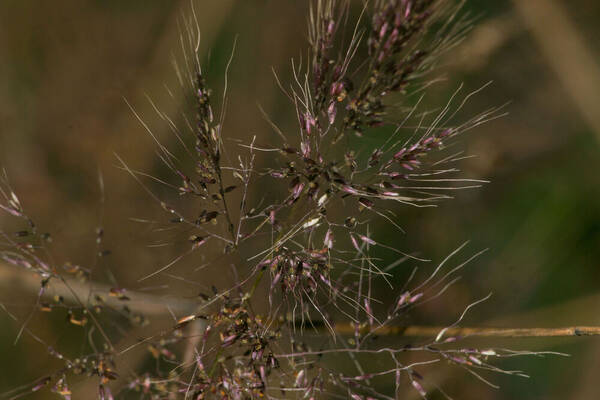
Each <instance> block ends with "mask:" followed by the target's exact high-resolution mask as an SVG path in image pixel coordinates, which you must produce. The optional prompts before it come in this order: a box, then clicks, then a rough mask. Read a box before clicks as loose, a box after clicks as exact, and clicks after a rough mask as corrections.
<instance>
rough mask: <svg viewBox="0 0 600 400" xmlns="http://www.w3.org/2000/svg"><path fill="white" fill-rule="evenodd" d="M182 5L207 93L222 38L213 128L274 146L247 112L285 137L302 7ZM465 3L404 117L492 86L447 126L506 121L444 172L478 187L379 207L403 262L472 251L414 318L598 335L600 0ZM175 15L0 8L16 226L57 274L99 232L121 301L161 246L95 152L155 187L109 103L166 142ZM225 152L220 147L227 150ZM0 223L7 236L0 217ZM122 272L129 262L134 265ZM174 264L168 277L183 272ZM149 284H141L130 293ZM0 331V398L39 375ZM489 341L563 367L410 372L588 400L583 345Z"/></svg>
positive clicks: (8, 283)
mask: <svg viewBox="0 0 600 400" xmlns="http://www.w3.org/2000/svg"><path fill="white" fill-rule="evenodd" d="M196 4H197V5H196V10H197V16H198V19H199V23H200V26H201V30H202V43H201V51H200V53H201V54H202V57H203V60H204V61H203V63H204V64H205V65H206V67H205V68H206V72H207V75H208V79H209V81H210V82H211V84H212V85H213V86H214V87H215V88H216V91H217V92H219V91H220V90H221V89H222V87H223V70H224V68H225V65H226V64H227V60H228V58H229V56H230V54H231V50H232V46H233V42H234V38H235V37H236V35H237V37H238V42H237V50H236V52H235V57H234V60H233V63H232V65H231V68H230V81H229V104H228V116H229V117H228V118H227V120H226V124H225V134H226V135H228V137H229V138H231V139H232V140H233V139H241V140H244V141H246V142H248V141H249V140H250V138H251V137H252V136H253V135H255V134H256V135H258V136H259V137H261V135H265V136H263V137H266V138H269V137H271V136H269V135H272V137H273V138H275V135H274V134H273V133H272V132H271V130H270V128H269V127H268V125H267V124H266V123H265V121H264V120H263V119H262V116H261V114H260V112H259V110H258V107H257V104H260V105H261V106H262V107H263V108H264V109H265V111H266V112H267V113H268V114H269V115H270V116H272V117H273V119H274V120H275V121H276V122H277V123H279V124H281V125H282V126H283V127H284V128H289V129H290V130H291V129H292V125H290V124H289V122H287V125H286V122H285V121H286V119H287V120H289V118H288V117H289V116H290V115H291V114H290V112H291V108H290V107H289V105H288V104H287V100H286V99H285V98H284V96H283V95H282V94H281V92H280V91H279V89H278V88H277V86H276V84H275V80H274V78H273V75H272V72H271V67H274V68H275V69H276V70H277V71H278V72H280V75H281V76H282V77H283V79H285V77H287V76H289V69H290V68H289V65H290V64H289V63H290V61H289V60H290V59H291V58H292V57H294V58H296V59H298V57H299V56H300V55H301V54H302V49H304V48H306V44H305V42H306V33H305V32H306V19H305V17H304V16H305V15H306V10H307V4H308V3H307V2H306V3H305V2H295V1H282V0H260V1H259V0H256V1H229V0H219V1H208V0H206V1H205V0H198V1H197V2H196ZM466 7H467V9H468V10H469V12H471V13H472V14H473V15H475V16H477V18H478V19H477V23H476V25H475V26H474V28H473V30H472V32H471V33H470V34H469V36H468V37H467V38H466V39H465V40H464V41H463V42H462V44H461V45H460V46H459V47H458V48H457V49H455V50H453V51H452V52H450V53H448V54H447V55H446V56H445V58H444V59H442V60H441V62H440V69H439V70H438V71H437V75H439V76H443V77H445V78H446V79H445V80H443V81H441V82H440V83H438V84H436V85H434V86H432V87H431V88H430V89H429V90H428V92H427V95H426V98H425V102H426V104H425V106H424V107H425V108H427V107H430V108H435V107H439V106H440V105H443V104H445V103H446V101H447V99H448V98H449V96H450V95H451V94H452V93H453V92H454V91H455V90H456V89H457V88H458V86H459V85H460V84H461V83H462V84H464V89H463V93H464V94H467V93H468V92H471V91H474V90H476V89H479V88H480V87H481V86H483V85H484V84H486V83H487V82H488V81H492V84H491V85H490V86H488V87H487V88H485V90H483V91H482V92H481V93H480V94H479V95H478V96H477V97H476V101H474V102H472V103H471V104H470V105H468V106H467V107H466V108H465V109H464V110H463V111H462V112H461V115H463V116H464V117H465V118H466V117H469V116H470V115H473V113H476V112H480V111H483V110H484V109H486V108H488V107H491V106H497V105H501V104H503V103H505V102H510V103H509V105H508V106H507V108H506V111H507V112H508V115H507V116H505V117H503V118H501V119H498V120H495V121H492V122H490V123H488V124H485V125H483V126H481V127H479V128H478V129H476V130H474V131H470V132H469V133H468V134H466V135H464V136H463V137H462V140H461V143H462V144H461V145H462V146H464V148H465V149H466V150H467V152H468V153H469V154H474V155H476V157H474V158H470V159H466V160H464V161H463V162H462V163H461V167H462V169H463V170H464V171H465V175H466V176H468V177H471V178H482V179H488V180H489V181H490V182H491V183H490V184H487V185H485V186H484V187H483V188H481V189H477V190H471V191H461V192H458V193H457V194H456V198H455V199H454V200H452V201H447V202H445V203H443V204H442V205H441V206H440V207H438V208H435V209H424V210H421V209H413V208H408V209H406V208H403V209H399V210H398V212H399V219H400V221H401V224H402V226H403V227H404V228H405V230H406V232H407V234H406V235H401V236H399V237H398V240H399V241H400V243H402V244H401V247H402V248H409V249H419V251H420V252H421V254H423V255H426V256H427V257H428V258H431V259H433V260H441V259H442V258H444V257H445V256H446V255H447V254H448V253H450V252H451V251H452V250H454V249H455V248H456V247H458V246H459V245H460V244H461V243H463V242H464V241H466V240H470V241H471V242H470V244H469V245H468V251H470V252H471V253H472V254H474V253H476V252H477V251H479V250H481V249H484V248H489V249H490V251H488V252H487V253H486V254H485V255H484V256H482V257H481V258H479V259H478V260H477V261H476V262H474V263H472V264H470V265H469V266H468V267H467V268H466V270H465V272H464V273H463V275H464V279H463V280H461V282H460V283H458V285H457V287H456V288H455V290H453V291H451V292H450V293H448V295H447V296H446V297H445V300H444V302H443V305H444V307H440V304H439V303H438V304H436V305H431V307H428V308H426V309H424V310H422V313H423V315H422V316H421V317H419V318H421V319H422V320H423V321H437V323H438V324H444V323H452V322H453V321H454V320H455V319H456V317H457V316H458V315H460V313H461V312H462V310H463V309H464V307H465V306H466V305H467V304H469V303H470V302H471V301H473V300H475V299H478V298H481V297H483V296H485V295H487V294H488V293H489V292H493V296H492V298H491V299H490V300H488V301H487V302H485V303H484V304H482V305H480V306H479V307H477V308H476V309H474V310H473V312H472V313H470V314H469V316H468V319H467V321H465V325H487V326H501V327H555V326H568V325H575V324H579V325H598V324H600V313H599V310H600V269H599V268H598V266H599V265H598V264H599V261H600V172H599V171H600V146H599V144H600V112H599V111H600V68H599V65H600V41H598V40H597V38H598V37H600V36H599V35H600V26H599V25H598V23H597V21H598V18H599V17H600V2H598V1H595V0H573V1H569V2H565V1H561V0H528V1H521V0H514V1H510V0H497V1H493V2H477V1H468V2H467V6H466ZM188 10H189V2H188V1H173V0H170V1H164V0H127V1H122V0H62V1H60V2H37V1H30V0H27V1H12V0H7V1H2V2H0V165H1V166H3V167H4V168H5V169H6V171H7V173H8V176H9V178H10V182H11V184H12V186H13V188H14V189H15V191H16V192H17V193H18V194H19V196H20V198H21V201H22V203H23V205H24V206H25V208H26V210H28V212H29V214H30V216H32V217H33V219H34V220H35V221H36V222H37V225H38V226H40V229H42V230H44V231H50V232H51V233H52V235H53V238H54V240H53V243H52V253H53V256H54V257H55V261H56V263H57V264H59V265H60V264H61V263H63V262H65V261H67V260H70V261H72V262H73V263H77V264H81V265H88V264H90V263H92V262H93V260H94V258H95V257H94V254H95V252H96V247H95V246H96V245H95V232H94V231H95V229H96V227H97V226H99V225H102V226H103V227H104V230H105V237H106V239H105V244H104V246H106V248H109V249H110V250H111V251H112V253H111V255H110V257H109V258H107V259H106V260H104V261H102V262H103V263H104V264H103V265H104V268H107V269H108V270H110V271H111V274H112V275H113V276H114V277H116V278H115V279H116V280H117V281H118V282H119V284H121V285H122V286H126V287H132V288H136V285H138V288H140V287H139V286H140V285H139V284H138V283H137V282H136V280H137V279H138V278H139V277H140V275H143V274H146V273H149V272H151V271H152V270H154V269H156V267H157V265H161V263H162V264H165V263H166V262H168V261H169V260H170V259H172V258H173V255H174V254H177V251H178V248H176V247H177V246H172V247H173V248H166V249H165V248H158V249H157V248H149V247H147V246H146V245H147V244H148V243H149V241H151V240H153V239H152V232H150V231H149V230H148V229H147V227H145V226H142V227H140V224H136V223H135V222H133V221H131V220H130V218H131V217H138V218H147V219H153V218H158V217H156V216H157V215H161V214H160V206H159V204H157V203H156V202H154V201H152V200H151V199H149V198H148V196H147V194H146V193H145V192H144V191H143V189H142V188H141V187H140V186H139V185H138V184H136V182H135V181H134V180H133V179H132V178H131V177H130V176H129V175H128V174H127V173H126V172H124V171H122V170H121V169H119V168H118V166H119V163H118V161H117V159H116V157H115V154H118V155H119V156H120V157H121V158H122V159H124V160H126V162H127V163H128V165H130V166H131V167H132V168H135V169H137V170H141V171H145V172H148V173H153V174H155V175H158V176H161V174H164V171H163V170H164V168H162V167H161V166H160V163H159V162H157V157H156V153H155V145H154V143H153V141H152V139H151V138H150V136H149V135H148V134H147V133H146V132H145V130H144V128H143V127H142V126H141V125H140V123H139V121H137V119H136V118H135V116H134V115H133V113H132V112H131V110H130V109H129V107H128V106H127V104H126V103H125V101H124V99H127V101H128V102H129V103H130V104H132V105H133V107H134V108H135V109H136V111H137V112H138V113H139V114H140V116H141V117H142V118H143V119H144V120H145V121H148V124H149V125H150V126H152V127H156V132H155V133H156V134H157V135H158V136H160V137H162V138H164V140H165V141H166V142H167V143H171V142H169V141H172V137H171V136H169V133H168V131H167V129H165V127H164V126H162V125H160V123H159V122H160V121H158V122H157V117H156V113H155V112H154V110H153V107H152V105H151V104H150V103H149V102H148V100H147V99H146V97H145V96H146V95H148V96H150V97H151V98H152V100H153V101H154V102H155V103H156V104H157V105H159V107H160V109H161V111H163V112H166V113H171V114H177V110H178V107H180V106H181V104H182V103H183V100H182V98H180V97H179V96H178V95H177V93H175V94H174V96H170V95H169V94H168V93H167V91H166V90H165V85H166V86H167V87H171V86H173V85H174V84H175V82H176V77H175V74H174V72H173V68H172V65H171V54H172V53H173V52H176V51H177V49H178V46H179V44H178V40H179V30H178V20H179V19H180V17H181V15H182V13H185V12H187V11H188ZM437 75H436V76H437ZM153 124H154V125H153ZM268 140H270V139H267V140H265V142H266V143H269V142H268ZM228 143H229V145H230V146H231V148H232V149H236V146H235V143H234V142H233V141H230V142H228ZM232 151H233V150H232ZM161 168H162V169H161ZM99 172H100V173H101V174H102V177H103V182H104V194H102V191H101V189H100V184H99V178H98V176H99ZM259 190H265V188H259ZM0 223H1V224H2V226H3V228H6V227H7V226H8V227H9V228H10V227H11V225H10V224H11V222H10V221H8V218H5V215H1V216H0ZM381 229H387V228H381ZM389 234H390V235H398V234H397V233H396V232H392V231H390V232H389ZM174 240H175V239H174ZM136 265H148V267H147V268H144V269H143V270H142V271H141V272H140V269H136V268H135V267H134V266H136ZM10 268H11V267H8V266H0V271H1V274H0V279H1V282H0V302H2V303H3V304H4V305H5V306H6V308H7V309H8V310H9V311H10V312H11V313H13V314H14V315H15V316H17V317H18V318H26V317H27V316H28V315H29V312H30V310H31V307H32V304H33V303H32V299H34V296H35V292H33V293H28V292H27V291H26V288H25V286H20V283H19V282H20V280H19V279H20V278H19V277H15V276H13V271H11V269H10ZM178 268H179V267H178ZM180 268H182V269H181V270H179V272H181V271H183V270H184V269H183V268H185V267H180ZM207 274H208V275H207ZM209 274H210V273H209V272H207V273H205V272H202V273H198V274H196V276H193V280H195V281H196V282H198V285H199V286H202V285H204V286H210V284H213V282H217V283H218V282H219V279H220V278H219V277H218V276H216V275H215V276H211V275H209ZM154 283H156V285H158V284H159V283H160V284H161V285H163V286H164V287H163V288H162V289H165V290H167V291H168V290H171V291H173V290H176V288H178V286H177V285H178V284H180V283H178V282H176V281H175V280H174V281H173V282H170V281H165V280H164V279H163V281H156V282H154ZM150 285H151V284H148V285H147V287H144V289H148V290H150V289H151V287H150ZM166 285H168V286H169V287H168V288H166ZM188 289H189V288H188ZM188 289H185V290H188ZM157 290H158V289H157ZM189 290H192V289H189ZM189 290H188V291H189ZM193 290H196V288H194V289H193ZM193 290H192V291H193ZM28 326H29V327H30V328H31V329H32V330H33V331H35V332H36V333H37V334H38V335H40V336H42V337H47V338H51V339H50V341H51V342H52V343H53V344H54V345H56V346H57V347H61V346H63V347H68V346H69V345H72V344H73V343H76V342H77V341H81V340H82V338H79V337H78V336H77V335H71V334H67V333H64V321H63V320H61V319H57V320H56V321H55V320H52V319H49V320H48V321H45V320H41V319H37V318H36V319H34V320H33V321H32V322H31V325H28ZM0 327H2V329H0V359H1V360H2V362H1V363H0V393H3V392H5V391H8V390H10V389H13V388H14V387H15V386H17V385H21V384H25V383H28V382H30V381H33V380H35V379H37V378H39V377H40V376H42V374H43V373H44V371H47V370H48V369H49V368H51V367H52V362H51V361H48V360H47V358H48V357H47V356H46V353H45V351H44V349H43V348H41V347H40V346H39V345H38V344H36V343H35V342H34V341H33V340H32V339H31V338H29V337H23V338H22V339H21V340H20V341H19V342H18V343H17V344H16V345H13V342H14V339H15V337H16V335H17V332H18V331H19V329H20V327H21V324H20V323H15V322H14V321H13V320H12V319H11V318H9V316H8V315H7V314H6V313H4V312H2V313H0ZM494 345H496V346H498V345H499V343H498V341H495V342H494ZM500 345H501V346H510V347H511V348H521V349H530V350H542V349H545V350H551V351H559V352H565V353H569V354H571V355H572V356H571V357H569V358H562V357H545V358H540V357H531V358H521V359H518V360H510V361H508V362H506V363H505V364H502V366H504V367H506V368H514V369H521V370H524V371H525V372H526V373H527V374H529V375H531V378H529V379H523V378H518V377H510V376H498V375H492V376H488V378H489V379H490V380H491V381H492V382H494V383H495V384H498V385H499V386H500V389H499V390H496V389H492V388H490V387H488V386H486V385H484V384H483V383H482V382H480V381H478V380H476V378H474V377H472V376H470V375H468V374H466V373H465V374H461V373H460V372H459V373H456V374H451V375H445V374H443V373H439V374H432V375H430V377H431V379H434V380H435V382H436V384H438V385H440V386H442V387H444V389H445V391H446V392H447V393H449V394H450V395H451V396H452V397H453V398H457V399H481V398H486V399H498V400H500V399H514V398H520V399H567V398H569V399H593V398H599V397H600V389H599V388H598V385H597V371H598V370H599V368H600V339H598V338H594V337H590V338H587V337H580V338H560V339H535V340H534V339H526V340H519V341H518V343H517V341H515V340H513V341H511V340H506V341H502V342H500ZM50 396H52V395H50V394H48V393H45V394H41V395H40V397H39V398H50Z"/></svg>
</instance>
